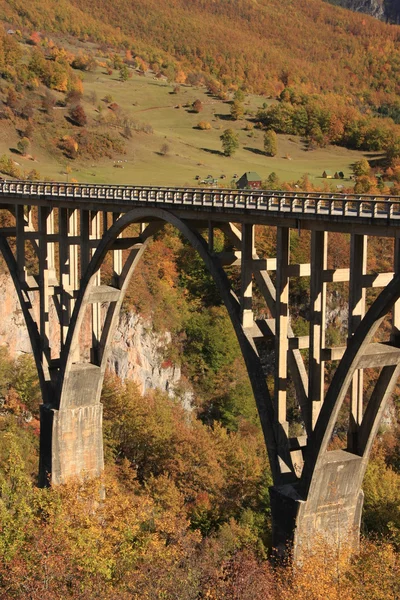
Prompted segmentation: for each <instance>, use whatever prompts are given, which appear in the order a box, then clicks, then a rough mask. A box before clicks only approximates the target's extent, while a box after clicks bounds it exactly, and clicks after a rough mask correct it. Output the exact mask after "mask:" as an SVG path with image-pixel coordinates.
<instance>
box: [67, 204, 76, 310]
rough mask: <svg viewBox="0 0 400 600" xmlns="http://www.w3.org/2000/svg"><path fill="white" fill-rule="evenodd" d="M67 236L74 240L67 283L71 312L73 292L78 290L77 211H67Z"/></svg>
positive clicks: (70, 253)
mask: <svg viewBox="0 0 400 600" xmlns="http://www.w3.org/2000/svg"><path fill="white" fill-rule="evenodd" d="M68 236H69V237H73V238H75V240H74V242H73V243H72V244H69V283H70V288H71V292H72V294H71V312H72V311H73V310H74V306H75V292H76V291H78V289H79V260H78V250H79V244H78V243H77V240H76V238H77V237H78V210H77V209H73V210H71V211H69V217H68Z"/></svg>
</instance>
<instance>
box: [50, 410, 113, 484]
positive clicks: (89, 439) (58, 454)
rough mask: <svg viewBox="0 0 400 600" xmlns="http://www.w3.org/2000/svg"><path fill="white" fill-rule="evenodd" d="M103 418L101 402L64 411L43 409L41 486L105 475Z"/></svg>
mask: <svg viewBox="0 0 400 600" xmlns="http://www.w3.org/2000/svg"><path fill="white" fill-rule="evenodd" d="M102 420H103V406H102V404H100V403H98V404H91V405H87V406H82V407H74V408H67V409H64V410H61V411H59V410H54V409H51V408H47V407H45V406H43V407H42V408H41V436H40V445H41V449H40V473H39V483H40V485H49V484H50V483H51V484H53V485H57V484H60V483H65V482H66V481H68V480H69V479H72V478H74V477H79V478H82V477H85V476H87V477H98V476H100V475H101V474H102V472H103V469H104V458H103V431H102ZM50 478H51V480H50Z"/></svg>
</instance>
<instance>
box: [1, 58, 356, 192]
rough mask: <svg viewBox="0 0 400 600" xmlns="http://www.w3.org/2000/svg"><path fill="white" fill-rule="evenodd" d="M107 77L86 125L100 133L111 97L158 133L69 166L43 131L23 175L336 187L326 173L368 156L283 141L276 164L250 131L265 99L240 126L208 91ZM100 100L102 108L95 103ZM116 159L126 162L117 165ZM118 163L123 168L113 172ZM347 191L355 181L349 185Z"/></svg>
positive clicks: (4, 136) (90, 88)
mask: <svg viewBox="0 0 400 600" xmlns="http://www.w3.org/2000/svg"><path fill="white" fill-rule="evenodd" d="M103 71H104V70H103V69H100V68H99V69H97V71H96V72H92V73H85V74H84V89H85V96H84V100H83V105H84V108H85V111H86V112H87V114H88V117H89V123H88V126H89V127H95V126H96V120H97V119H98V118H99V113H98V110H97V107H98V105H99V104H100V105H101V106H103V112H104V111H106V112H107V111H109V109H108V108H107V104H106V103H104V102H102V98H104V96H105V95H111V96H112V98H113V101H114V102H116V103H117V104H118V105H119V106H120V107H121V109H123V111H124V112H125V113H126V114H127V115H129V117H131V118H132V119H134V120H135V121H137V122H140V123H143V124H149V125H151V127H152V129H153V133H150V134H146V133H143V132H134V133H133V136H132V138H131V139H129V140H127V141H126V154H125V155H122V156H115V157H114V158H113V159H101V160H99V161H93V160H90V161H86V162H82V161H78V160H75V161H68V160H67V159H65V158H64V157H62V156H61V155H60V154H58V155H57V153H54V151H50V149H49V146H50V145H49V144H48V143H47V139H48V138H49V136H50V137H51V135H52V133H51V127H50V129H49V131H47V133H46V135H47V138H46V135H44V134H43V132H42V133H40V134H38V135H36V136H35V139H34V143H33V144H32V148H31V154H32V155H33V156H34V157H35V159H36V160H35V162H33V161H31V160H28V159H25V158H23V157H19V156H18V155H17V156H16V157H15V160H17V161H18V162H19V163H20V165H21V167H22V168H23V169H32V168H36V169H37V170H38V171H39V172H40V174H41V175H42V176H47V177H51V178H52V179H55V180H65V179H66V177H67V175H66V174H65V167H66V165H67V164H69V165H70V166H71V167H72V173H71V174H70V175H69V177H73V178H75V179H77V180H78V181H79V182H92V183H94V182H99V183H121V184H128V183H130V184H138V185H141V184H142V185H145V184H149V185H153V184H154V185H179V186H192V185H195V184H196V180H195V177H196V175H199V176H200V178H201V179H203V178H205V177H206V176H207V175H212V176H213V177H215V178H217V177H220V176H221V175H222V174H224V175H225V176H226V178H225V179H224V184H225V185H229V184H230V182H231V181H232V179H233V175H234V174H237V175H239V176H240V175H241V174H242V173H243V172H245V171H256V172H257V173H258V174H259V175H260V176H261V178H262V179H266V178H267V177H268V175H269V174H270V173H271V172H273V171H274V172H275V173H276V174H277V175H278V177H279V179H280V180H281V181H290V182H295V181H297V180H299V179H300V178H301V177H302V176H303V175H304V174H305V173H308V174H309V178H310V180H311V182H312V183H314V184H315V185H319V186H322V185H323V184H324V183H325V184H326V185H330V186H332V187H335V186H336V184H337V183H341V182H337V181H334V180H333V181H327V180H324V179H322V177H321V175H322V172H323V171H324V170H329V171H331V172H333V173H334V172H335V171H343V172H344V173H345V176H346V177H348V176H349V175H350V173H351V164H352V163H354V162H355V161H357V160H360V159H361V158H362V157H363V156H365V154H364V153H361V152H356V151H350V150H346V149H344V148H339V147H335V146H330V147H327V148H324V149H318V150H314V151H307V150H306V148H305V147H304V144H303V143H302V142H301V140H300V139H298V138H296V137H294V136H286V135H279V136H278V154H277V156H275V157H273V158H270V157H267V156H265V155H264V153H263V132H262V131H260V130H257V129H253V130H252V131H246V130H245V126H246V123H248V120H249V119H250V118H251V115H255V113H256V111H257V109H258V108H259V107H261V106H262V104H263V102H265V99H264V98H262V97H257V96H249V97H247V98H246V101H245V109H246V111H247V112H248V113H249V114H247V115H246V116H245V118H244V119H243V120H241V121H236V122H234V121H232V120H231V119H230V104H229V103H226V102H222V101H220V100H217V99H215V98H212V97H210V96H209V95H208V94H207V93H206V90H205V89H204V88H194V87H190V86H186V85H181V86H180V89H179V91H178V93H173V85H170V84H169V83H167V82H166V81H164V80H158V79H156V78H154V77H153V76H152V75H149V74H148V75H146V76H139V75H138V74H137V73H134V75H133V77H132V78H131V79H129V80H128V81H126V82H121V81H119V80H118V73H117V72H115V74H114V75H111V76H108V75H106V74H104V72H103ZM94 94H95V96H96V98H97V99H96V101H95V102H93V100H91V101H89V98H90V97H91V96H92V97H93V95H94ZM61 97H62V95H60V98H61ZM196 99H199V100H200V101H201V102H202V103H203V110H202V111H201V112H200V113H199V114H197V113H193V112H192V111H191V110H190V109H189V108H185V105H187V104H190V105H191V104H192V103H193V102H194V101H195V100H196ZM268 102H272V101H268ZM65 114H66V112H65V110H64V111H63V110H62V109H61V110H60V109H59V110H58V114H57V119H59V120H60V119H61V120H63V119H64V115H65ZM199 121H208V122H209V123H210V125H211V127H212V128H211V129H210V130H208V131H201V130H199V129H197V128H196V126H197V124H198V123H199ZM228 127H231V128H233V129H235V130H236V131H237V132H238V133H239V141H240V149H239V150H238V151H237V152H236V153H235V154H234V156H232V157H229V158H228V157H225V156H223V154H222V152H221V142H220V139H219V137H220V135H221V133H222V132H223V130H224V129H226V128H228ZM112 133H113V135H117V136H119V135H122V130H121V128H113V129H112ZM17 141H18V135H17V133H16V132H15V131H14V130H12V128H11V127H4V128H3V130H2V133H1V134H0V153H1V154H2V153H8V152H9V151H10V148H12V147H15V146H16V143H17ZM163 145H167V147H168V151H167V153H166V154H165V155H162V154H161V152H160V150H161V148H162V146H163ZM118 160H120V161H122V162H116V161H118ZM116 164H118V165H119V168H116V167H115V165H116ZM346 185H350V182H349V181H347V182H346Z"/></svg>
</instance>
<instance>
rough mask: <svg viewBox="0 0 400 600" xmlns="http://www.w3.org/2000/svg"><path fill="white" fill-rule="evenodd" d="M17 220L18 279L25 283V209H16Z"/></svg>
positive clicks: (19, 207)
mask: <svg viewBox="0 0 400 600" xmlns="http://www.w3.org/2000/svg"><path fill="white" fill-rule="evenodd" d="M15 220H16V227H17V241H16V244H17V249H16V256H17V268H18V279H19V280H20V281H25V275H26V269H25V207H24V206H18V205H17V206H16V207H15Z"/></svg>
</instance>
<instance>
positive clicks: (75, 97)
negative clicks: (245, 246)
mask: <svg viewBox="0 0 400 600" xmlns="http://www.w3.org/2000/svg"><path fill="white" fill-rule="evenodd" d="M0 10H1V13H0V14H2V15H3V18H4V21H3V25H4V30H3V31H4V32H5V33H2V32H0V34H1V35H0V38H1V39H0V72H1V76H2V79H1V80H0V103H1V104H0V108H1V111H0V118H1V120H2V134H1V135H0V154H2V156H1V165H0V171H1V172H2V173H3V174H5V175H9V176H14V177H22V176H29V177H31V178H32V177H33V178H38V177H40V176H46V177H49V178H51V179H64V178H68V177H69V174H70V173H72V175H71V177H73V178H76V179H78V181H82V180H86V181H109V182H114V181H118V182H121V183H123V182H129V183H131V182H136V183H153V184H157V183H163V184H172V185H173V184H181V185H190V184H193V182H194V180H195V177H197V176H199V179H200V180H201V179H203V178H205V177H206V176H207V175H208V174H212V175H213V177H216V176H217V177H220V176H221V175H224V179H225V180H226V181H225V182H224V183H225V184H231V182H232V180H233V176H234V174H235V172H236V173H238V174H240V172H243V171H245V170H257V171H260V175H261V178H262V179H263V180H264V181H266V180H267V178H268V177H269V176H270V175H271V173H273V174H274V179H273V181H269V183H267V185H271V184H272V183H273V185H275V186H276V185H278V184H279V183H278V182H279V180H281V181H284V182H291V183H292V184H293V185H297V186H303V183H304V181H309V180H310V179H311V183H312V184H313V185H316V186H317V187H319V188H320V187H321V186H322V184H323V183H326V182H323V181H318V180H319V179H321V175H322V173H323V171H326V170H329V171H332V173H339V172H342V173H344V174H345V175H346V179H347V181H349V175H350V173H351V169H352V164H353V163H355V162H358V161H360V160H362V159H364V158H368V159H370V158H371V159H372V161H373V163H374V164H373V166H375V167H376V170H378V169H379V170H381V171H384V170H387V169H388V168H389V169H390V171H389V172H388V177H387V180H388V181H390V182H395V184H396V185H397V183H399V178H400V170H399V169H400V167H399V165H398V164H397V162H396V161H398V159H399V157H400V103H399V100H398V92H399V90H400V69H399V68H398V65H399V64H400V36H399V34H400V28H399V27H397V26H388V25H385V24H383V23H380V22H378V21H377V20H374V19H372V18H367V17H365V16H361V15H357V14H353V13H350V12H348V11H346V10H343V9H341V8H336V7H332V6H330V5H328V4H326V3H324V2H322V0H311V1H310V2H306V1H305V0H300V1H299V2H297V3H296V6H295V9H294V8H293V4H292V3H291V0H284V1H283V2H278V1H277V0H269V1H266V0H260V1H259V2H250V1H249V0H232V1H230V2H223V3H222V2H219V3H215V2H212V1H211V0H202V2H200V3H199V2H196V3H195V2H193V3H191V2H189V1H188V0H174V1H173V2H170V3H168V4H167V3H166V2H164V1H162V2H158V1H157V2H155V1H154V0H144V1H143V2H142V3H140V4H138V3H134V4H131V3H129V2H127V1H126V0H115V1H114V2H113V3H111V2H104V1H103V0H102V1H99V0H61V1H60V2H55V0H46V1H44V0H32V2H30V3H29V4H28V5H26V4H25V3H23V2H22V1H21V0H8V1H6V0H0ZM288 14H290V15H291V18H290V19H288V18H287V15H288ZM121 15H124V18H123V19H122V18H121ZM7 32H10V33H7ZM196 101H198V102H199V103H200V106H201V108H200V110H199V111H197V109H196V110H195V109H193V103H194V102H196ZM200 112H201V114H199V113H200ZM226 129H229V130H232V132H233V135H234V136H236V138H237V143H238V145H239V146H238V151H237V152H236V154H235V156H234V157H229V161H228V160H227V157H226V156H224V152H223V151H222V150H221V140H220V138H221V135H222V133H223V131H224V130H226ZM260 130H261V131H260ZM268 130H271V131H273V132H275V133H276V134H278V138H277V141H278V144H277V148H276V150H274V154H273V155H271V156H270V157H268V152H266V151H265V139H264V136H265V134H266V132H267V131H268ZM338 147H342V148H344V149H343V150H342V149H339V148H338ZM9 152H11V153H12V154H14V157H13V156H9V155H8V153H9ZM360 153H361V154H360ZM366 153H367V154H366ZM371 153H373V154H372V155H371ZM31 160H33V161H34V163H35V164H32V163H31V162H29V161H31ZM288 161H291V162H288ZM15 162H17V163H18V164H17V165H15ZM36 163H37V164H36ZM124 163H127V164H126V165H125V164H124ZM228 163H229V164H228ZM110 167H112V168H110ZM114 167H119V168H121V167H124V168H125V167H127V169H125V170H124V171H121V170H118V171H117V170H116V169H115V168H114ZM216 171H217V174H216ZM306 173H308V174H309V175H310V177H309V179H308V180H304V175H305V174H306ZM371 174H372V175H374V173H371ZM277 178H278V180H277ZM302 182H303V183H302ZM377 183H378V182H377V180H376V179H375V180H373V181H372V182H371V181H367V182H365V181H364V182H363V183H362V186H361V187H360V189H359V191H363V192H370V191H371V192H373V191H376V187H377ZM306 185H308V183H307V184H306ZM346 185H352V182H350V181H349V183H348V184H346ZM342 188H343V186H342V185H341V186H340V189H342ZM382 189H383V188H382V186H381V188H380V190H381V191H382ZM385 189H388V188H385Z"/></svg>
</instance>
